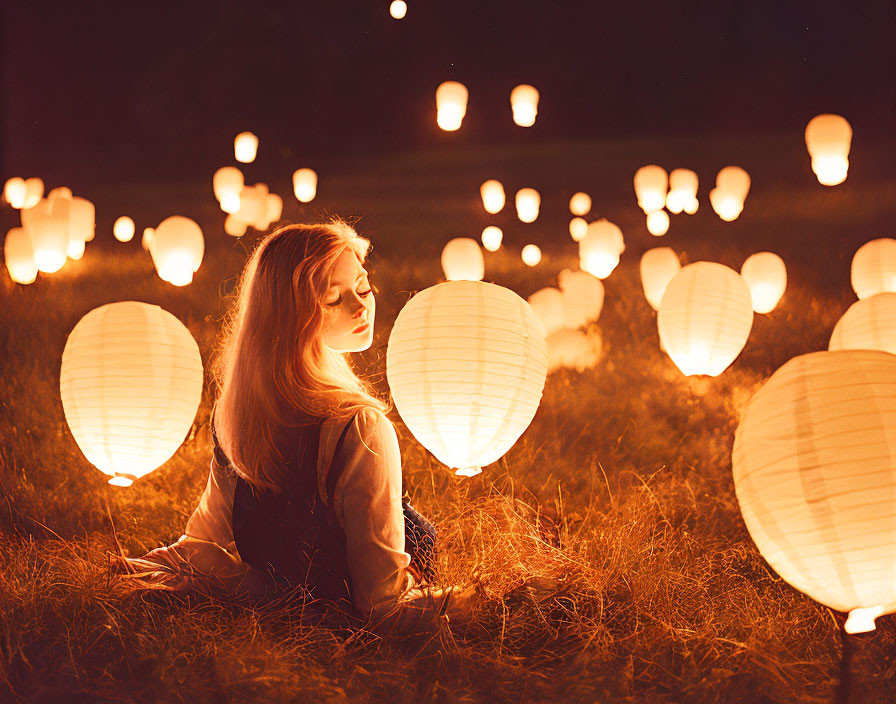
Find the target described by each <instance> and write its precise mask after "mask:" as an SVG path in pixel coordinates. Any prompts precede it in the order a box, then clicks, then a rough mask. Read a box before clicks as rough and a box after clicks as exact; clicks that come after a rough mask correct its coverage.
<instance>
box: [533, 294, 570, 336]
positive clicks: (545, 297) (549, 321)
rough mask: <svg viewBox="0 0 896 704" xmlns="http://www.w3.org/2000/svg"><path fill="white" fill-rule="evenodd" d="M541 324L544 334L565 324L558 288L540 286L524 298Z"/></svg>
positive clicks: (562, 304)
mask: <svg viewBox="0 0 896 704" xmlns="http://www.w3.org/2000/svg"><path fill="white" fill-rule="evenodd" d="M526 303H528V304H529V305H530V306H532V310H533V312H534V313H535V315H537V316H538V319H539V320H540V321H541V324H542V325H544V332H545V335H550V334H551V333H553V332H555V331H557V330H560V329H561V328H563V327H565V326H566V308H565V306H564V303H563V292H562V291H560V289H559V288H553V287H548V288H542V289H539V290H538V291H536V292H535V293H533V294H532V295H531V296H529V298H527V299H526Z"/></svg>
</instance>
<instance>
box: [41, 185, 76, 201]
mask: <svg viewBox="0 0 896 704" xmlns="http://www.w3.org/2000/svg"><path fill="white" fill-rule="evenodd" d="M73 195H74V194H73V193H72V189H71V188H69V187H68V186H56V188H54V189H52V190H51V191H50V192H49V193H47V200H49V201H53V200H56V199H57V198H65V199H66V200H71V199H72V196H73Z"/></svg>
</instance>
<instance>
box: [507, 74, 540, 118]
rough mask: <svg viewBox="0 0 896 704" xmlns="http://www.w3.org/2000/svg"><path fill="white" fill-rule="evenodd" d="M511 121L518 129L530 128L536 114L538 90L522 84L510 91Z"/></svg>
mask: <svg viewBox="0 0 896 704" xmlns="http://www.w3.org/2000/svg"><path fill="white" fill-rule="evenodd" d="M510 107H511V109H512V110H513V121H514V122H515V123H516V124H518V125H519V126H520V127H531V126H532V125H534V124H535V116H536V115H537V114H538V90H536V89H535V88H534V87H533V86H530V85H527V84H525V83H523V84H522V85H518V86H517V87H516V88H514V89H513V90H512V91H510Z"/></svg>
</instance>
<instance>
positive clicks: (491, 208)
mask: <svg viewBox="0 0 896 704" xmlns="http://www.w3.org/2000/svg"><path fill="white" fill-rule="evenodd" d="M479 195H480V196H481V197H482V207H484V208H485V212H487V213H490V214H491V215H495V214H496V213H500V212H501V210H503V208H504V203H505V202H506V200H507V198H506V196H505V195H504V186H503V185H502V184H501V182H500V181H496V180H495V179H489V180H488V181H486V182H485V183H483V184H482V185H481V186H480V187H479Z"/></svg>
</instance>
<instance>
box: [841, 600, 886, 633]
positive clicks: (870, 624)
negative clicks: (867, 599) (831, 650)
mask: <svg viewBox="0 0 896 704" xmlns="http://www.w3.org/2000/svg"><path fill="white" fill-rule="evenodd" d="M883 613H884V607H883V606H881V605H877V606H865V607H862V608H859V609H853V610H852V611H850V612H849V616H847V618H846V623H844V624H843V630H844V631H846V632H847V633H867V632H868V631H873V630H874V629H875V628H877V626H875V625H874V619H876V618H877V617H878V616H881V615H883Z"/></svg>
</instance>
